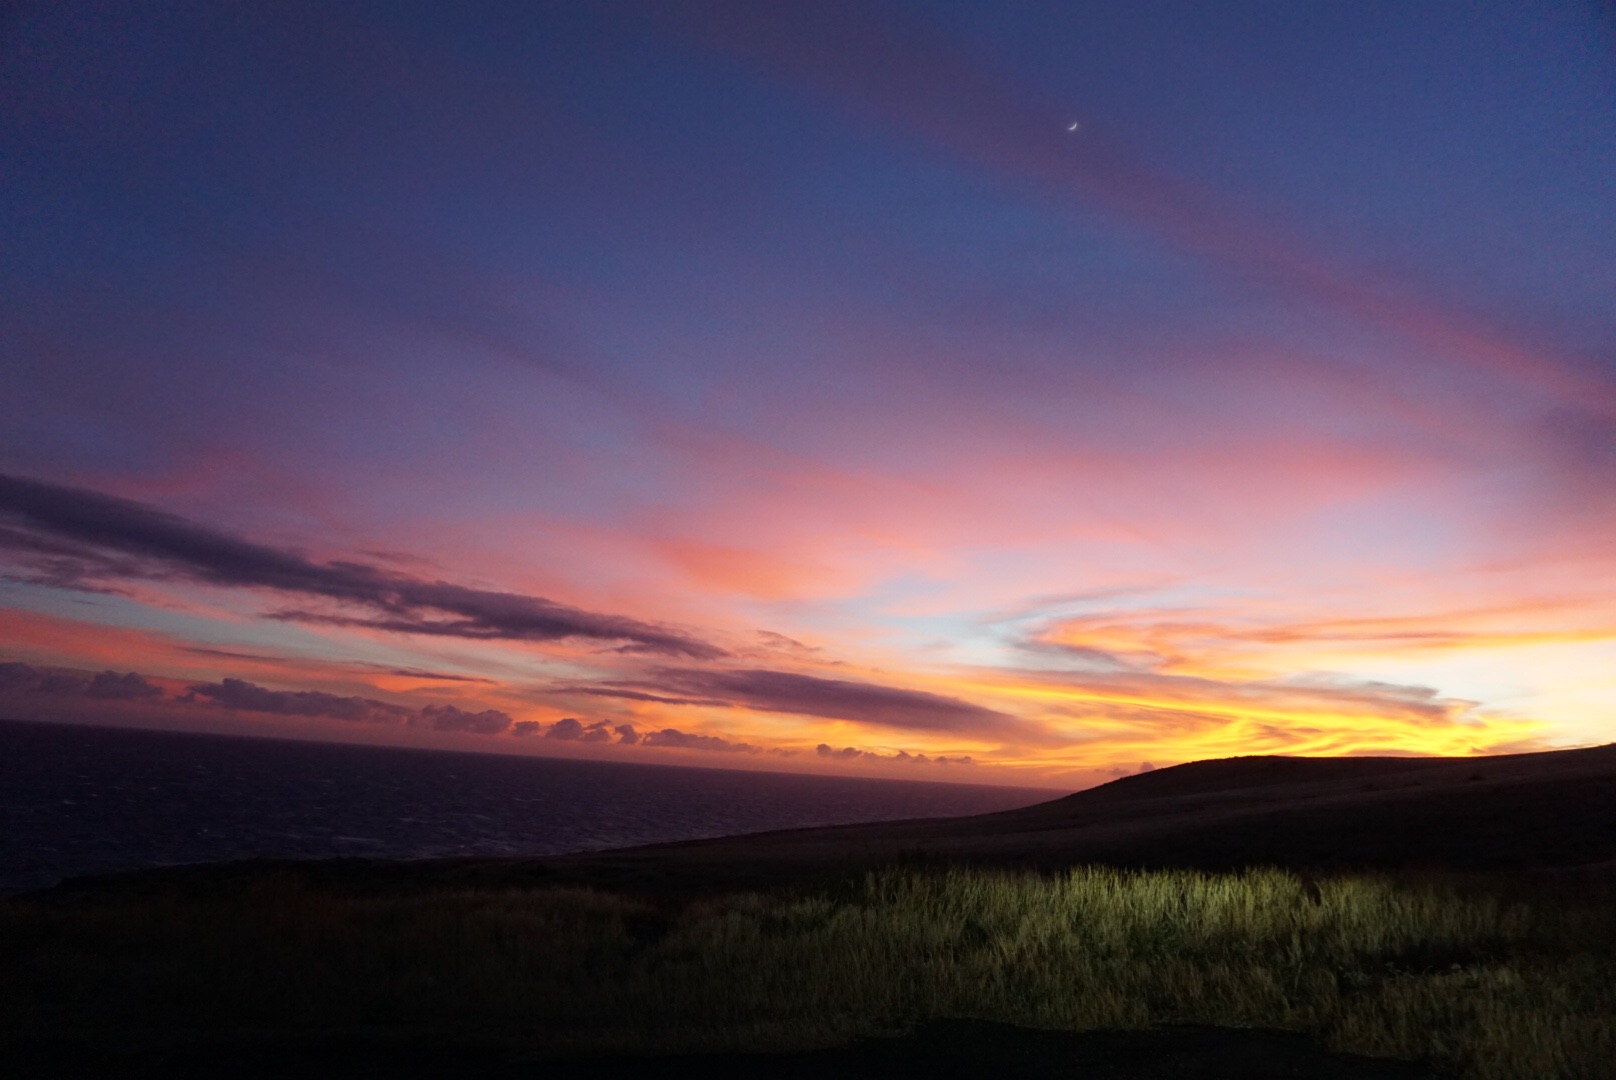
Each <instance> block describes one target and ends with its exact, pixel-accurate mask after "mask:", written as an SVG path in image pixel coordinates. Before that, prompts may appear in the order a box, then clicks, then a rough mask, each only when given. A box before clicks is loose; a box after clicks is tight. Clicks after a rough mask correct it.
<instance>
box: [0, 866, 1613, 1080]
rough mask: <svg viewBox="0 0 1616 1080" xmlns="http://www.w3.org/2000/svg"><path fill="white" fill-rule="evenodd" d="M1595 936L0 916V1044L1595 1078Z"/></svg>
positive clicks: (574, 903) (274, 902) (470, 912)
mask: <svg viewBox="0 0 1616 1080" xmlns="http://www.w3.org/2000/svg"><path fill="white" fill-rule="evenodd" d="M1613 943H1616V917H1613V913H1612V912H1611V910H1610V909H1609V908H1608V907H1603V906H1579V905H1578V904H1576V903H1574V902H1572V901H1570V900H1567V899H1564V898H1561V897H1557V896H1555V895H1553V894H1551V893H1545V894H1543V895H1541V896H1536V897H1534V898H1531V899H1524V900H1523V899H1519V898H1517V899H1512V900H1509V901H1505V900H1501V899H1498V898H1497V897H1495V896H1493V895H1490V894H1489V893H1487V892H1485V891H1483V890H1479V889H1476V888H1459V887H1456V886H1452V885H1441V884H1431V883H1424V884H1421V883H1409V882H1397V881H1393V880H1389V879H1381V878H1373V877H1347V878H1337V879H1330V880H1323V881H1319V882H1316V883H1304V882H1303V881H1301V880H1300V879H1298V878H1297V877H1295V876H1293V875H1290V874H1287V873H1281V872H1276V871H1253V872H1248V873H1242V874H1232V875H1215V874H1200V873H1191V872H1140V873H1127V872H1118V871H1112V870H1106V869H1079V870H1074V871H1072V872H1069V873H1066V874H1061V875H1055V876H1049V875H1034V874H1012V873H1000V872H989V871H968V870H956V871H936V872H926V873H918V872H897V871H894V872H891V873H886V874H878V875H872V876H870V877H868V878H866V879H864V880H863V881H860V882H857V883H852V884H848V885H843V886H838V887H836V888H831V889H827V890H825V891H823V892H819V893H808V894H803V895H796V896H776V895H760V894H752V893H743V894H735V895H729V896H723V897H718V898H710V899H706V900H700V901H691V902H682V903H679V904H671V903H656V902H652V901H645V900H639V899H635V898H631V897H626V896H618V895H612V894H607V893H602V892H597V891H590V890H583V889H566V888H548V889H534V890H520V891H518V890H510V891H481V892H458V893H436V894H425V895H408V896H394V897H387V896H379V897H378V896H353V895H341V894H334V893H327V892H322V891H318V890H315V889H312V888H310V887H308V886H306V885H304V884H300V883H299V882H298V881H297V880H296V879H293V878H287V877H275V876H266V877H263V878H260V879H258V880H256V881H255V882H254V883H253V884H251V885H249V886H247V887H243V888H240V889H232V890H229V891H225V892H221V893H220V894H218V895H212V896H207V897H203V896H187V895H185V894H174V895H161V896H158V895H147V896H143V897H136V896H119V895H118V894H116V893H108V894H107V895H106V896H105V897H97V896H90V897H85V898H80V899H77V900H73V901H71V902H62V903H50V904H44V903H36V902H28V901H24V900H13V901H11V902H9V903H6V904H3V905H0V1035H3V1036H5V1037H10V1038H17V1037H41V1036H56V1035H60V1036H66V1037H72V1038H83V1039H120V1038H129V1037H133V1035H135V1034H139V1036H140V1037H142V1038H151V1037H153V1036H156V1037H168V1038H174V1039H187V1038H196V1037H199V1036H200V1037H243V1036H246V1037H309V1036H320V1035H324V1034H345V1035H352V1034H355V1033H363V1034H367V1035H375V1036H377V1037H395V1036H396V1037H404V1038H430V1039H446V1040H461V1041H467V1040H469V1041H481V1042H488V1043H493V1044H501V1045H510V1046H513V1047H523V1048H528V1049H532V1050H536V1051H540V1052H553V1053H593V1052H625V1051H627V1052H646V1051H652V1052H655V1051H688V1050H730V1049H735V1050H743V1049H744V1050H758V1049H782V1050H783V1049H805V1048H809V1047H814V1046H825V1045H830V1044H834V1043H838V1042H841V1041H844V1040H846V1039H849V1038H852V1037H854V1036H859V1035H870V1034H878V1033H885V1032H893V1031H897V1030H902V1029H905V1028H907V1027H909V1026H912V1025H913V1024H915V1023H917V1022H920V1021H923V1020H927V1019H931V1018H936V1017H950V1016H968V1017H977V1018H982V1019H991V1020H1000V1021H1007V1022H1011V1023H1016V1024H1022V1025H1026V1026H1032V1027H1043V1028H1056V1029H1067V1030H1088V1029H1096V1028H1140V1027H1148V1026H1151V1025H1157V1024H1214V1025H1225V1026H1236V1027H1265V1028H1283V1029H1288V1030H1294V1031H1299V1032H1304V1033H1307V1034H1309V1035H1312V1036H1314V1037H1316V1038H1318V1039H1320V1040H1322V1041H1323V1042H1324V1043H1325V1044H1327V1045H1328V1046H1330V1047H1331V1048H1333V1049H1338V1050H1344V1051H1350V1052H1354V1053H1359V1054H1369V1055H1376V1056H1388V1057H1404V1058H1421V1059H1425V1060H1428V1061H1431V1062H1433V1063H1435V1064H1436V1065H1438V1066H1439V1067H1440V1068H1442V1069H1443V1070H1444V1071H1446V1072H1449V1073H1451V1074H1453V1075H1456V1076H1464V1077H1474V1078H1478V1080H1481V1078H1486V1080H1493V1078H1498V1080H1503V1078H1517V1077H1518V1078H1527V1077H1530V1078H1534V1080H1537V1078H1544V1077H1608V1076H1611V1075H1612V1065H1611V1063H1612V1062H1616V944H1613Z"/></svg>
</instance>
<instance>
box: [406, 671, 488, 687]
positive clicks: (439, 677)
mask: <svg viewBox="0 0 1616 1080" xmlns="http://www.w3.org/2000/svg"><path fill="white" fill-rule="evenodd" d="M386 671H387V674H389V675H398V676H402V677H403V678H406V679H431V680H434V681H436V682H463V683H482V684H483V685H485V686H494V685H497V684H496V683H495V682H494V680H493V679H483V678H479V677H478V676H476V675H448V674H445V673H444V672H441V671H423V670H421V669H420V668H387V669H386Z"/></svg>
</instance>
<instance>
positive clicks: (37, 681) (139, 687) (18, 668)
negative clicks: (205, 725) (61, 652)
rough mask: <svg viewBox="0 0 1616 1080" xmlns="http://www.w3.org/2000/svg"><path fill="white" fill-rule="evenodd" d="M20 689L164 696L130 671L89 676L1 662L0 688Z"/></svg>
mask: <svg viewBox="0 0 1616 1080" xmlns="http://www.w3.org/2000/svg"><path fill="white" fill-rule="evenodd" d="M7 690H21V691H33V692H35V693H41V694H51V695H55V696H59V697H87V698H93V699H96V700H99V701H151V700H153V699H156V698H161V697H162V696H163V689H162V687H160V686H154V685H152V683H150V682H149V681H147V679H146V677H145V676H144V675H140V674H137V673H136V672H133V671H126V672H124V673H123V674H121V675H120V674H118V673H117V672H116V671H102V672H99V673H97V674H96V675H93V676H88V675H86V674H84V673H83V672H77V671H58V670H53V669H51V668H39V667H35V666H34V665H32V664H24V663H7V664H0V691H7Z"/></svg>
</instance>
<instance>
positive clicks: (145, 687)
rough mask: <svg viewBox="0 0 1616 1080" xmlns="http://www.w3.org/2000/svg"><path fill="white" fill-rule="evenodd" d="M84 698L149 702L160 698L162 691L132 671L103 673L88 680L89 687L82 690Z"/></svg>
mask: <svg viewBox="0 0 1616 1080" xmlns="http://www.w3.org/2000/svg"><path fill="white" fill-rule="evenodd" d="M84 696H85V697H89V698H99V699H102V700H106V701H150V700H151V699H152V698H160V697H162V696H163V690H162V688H161V687H159V686H153V685H152V684H151V683H149V682H147V681H146V677H145V676H144V675H137V674H135V673H134V672H133V671H126V672H124V673H123V674H122V675H119V674H118V673H117V672H116V671H103V672H101V673H100V674H99V675H97V676H96V677H95V678H93V679H91V680H90V685H89V686H87V687H85V688H84Z"/></svg>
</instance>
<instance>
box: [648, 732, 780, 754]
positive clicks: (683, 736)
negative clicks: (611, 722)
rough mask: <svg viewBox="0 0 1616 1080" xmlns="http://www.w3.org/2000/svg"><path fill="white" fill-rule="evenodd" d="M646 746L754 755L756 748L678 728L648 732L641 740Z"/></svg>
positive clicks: (747, 744)
mask: <svg viewBox="0 0 1616 1080" xmlns="http://www.w3.org/2000/svg"><path fill="white" fill-rule="evenodd" d="M641 741H642V742H644V743H645V745H646V746H672V747H677V748H678V749H681V750H722V751H725V752H727V753H740V754H755V753H757V752H758V748H757V747H755V746H753V745H752V744H751V743H743V742H730V741H729V740H728V739H721V738H719V737H718V736H717V735H692V734H689V733H687V732H683V731H680V730H679V729H678V728H663V729H662V730H661V731H649V732H646V734H645V735H644V736H643V737H642V739H641Z"/></svg>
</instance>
